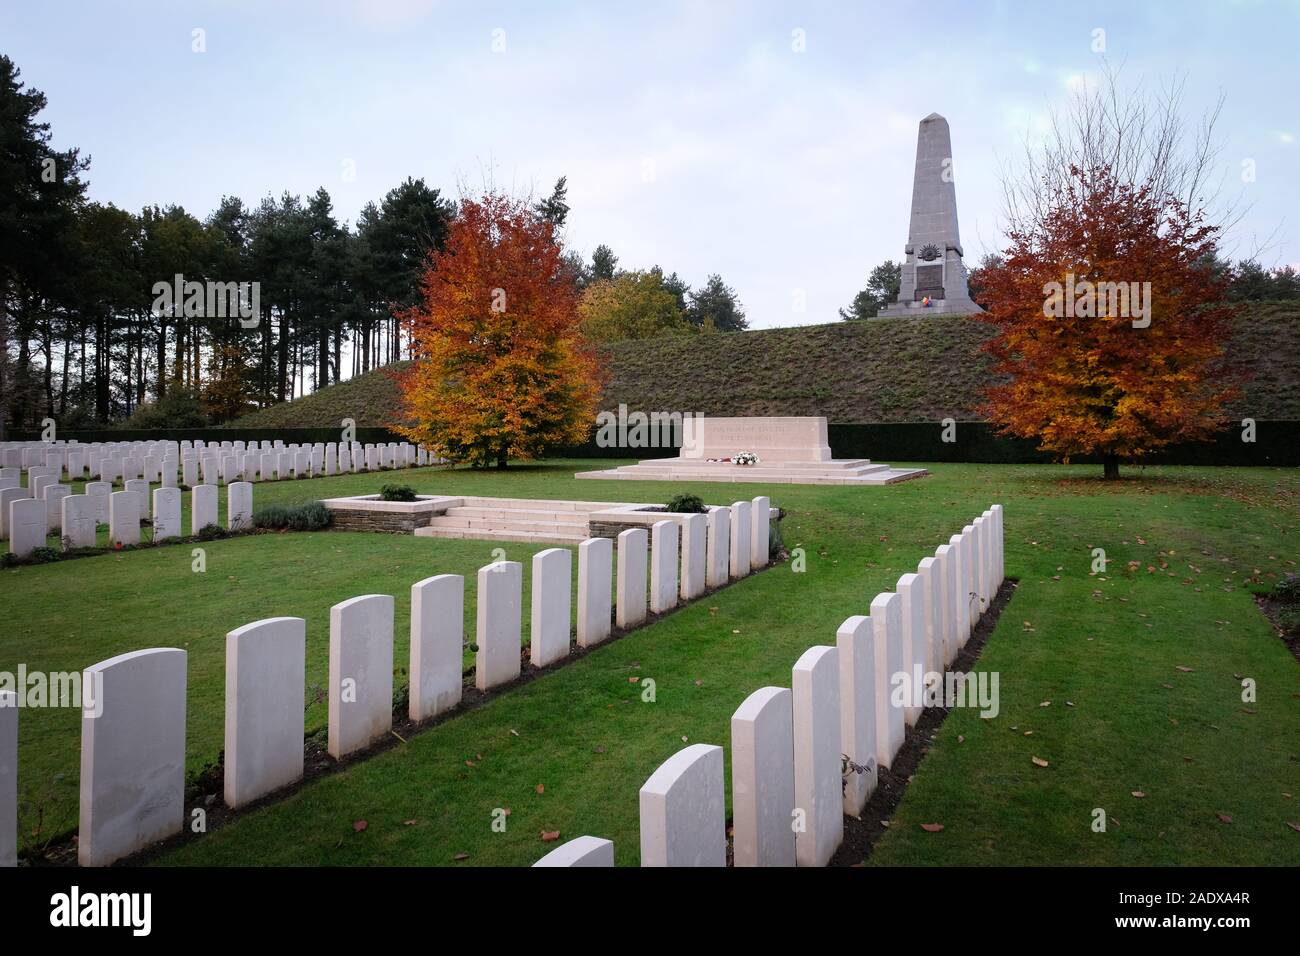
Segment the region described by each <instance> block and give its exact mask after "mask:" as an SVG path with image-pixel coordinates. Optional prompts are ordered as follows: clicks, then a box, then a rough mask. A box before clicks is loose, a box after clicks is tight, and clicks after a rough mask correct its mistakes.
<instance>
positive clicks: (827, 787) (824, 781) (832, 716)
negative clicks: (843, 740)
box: [791, 645, 844, 866]
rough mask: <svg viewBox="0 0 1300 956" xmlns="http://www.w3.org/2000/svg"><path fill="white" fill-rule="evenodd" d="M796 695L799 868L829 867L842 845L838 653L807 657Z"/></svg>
mask: <svg viewBox="0 0 1300 956" xmlns="http://www.w3.org/2000/svg"><path fill="white" fill-rule="evenodd" d="M791 679H792V681H793V684H792V687H791V689H792V690H793V692H794V805H795V812H796V813H802V817H803V827H802V828H800V829H797V830H796V831H795V838H794V839H795V862H796V864H797V865H798V866H825V865H826V864H827V863H829V862H830V859H831V857H832V856H834V855H835V850H836V849H837V848H838V847H839V845H840V843H842V842H843V840H844V798H843V795H842V792H841V786H842V781H843V777H842V763H841V755H842V754H843V753H844V751H843V750H842V749H841V748H840V674H839V651H838V650H836V649H835V648H834V647H826V646H824V645H818V646H815V647H810V648H808V650H806V651H804V653H803V656H802V657H800V658H799V660H798V661H796V662H795V665H794V669H793V671H792V673H791Z"/></svg>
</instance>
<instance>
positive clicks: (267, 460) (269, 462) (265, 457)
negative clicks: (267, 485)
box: [259, 451, 279, 481]
mask: <svg viewBox="0 0 1300 956" xmlns="http://www.w3.org/2000/svg"><path fill="white" fill-rule="evenodd" d="M277 457H278V456H277V455H276V454H275V452H273V451H264V452H262V453H261V455H260V456H259V460H260V462H261V475H262V480H263V481H274V480H275V479H276V478H277V477H279V476H278V475H277V474H276V473H275V465H276V461H277Z"/></svg>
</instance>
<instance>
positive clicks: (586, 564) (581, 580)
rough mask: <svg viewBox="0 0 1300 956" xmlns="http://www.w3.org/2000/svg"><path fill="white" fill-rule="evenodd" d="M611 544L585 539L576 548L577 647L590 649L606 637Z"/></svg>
mask: <svg viewBox="0 0 1300 956" xmlns="http://www.w3.org/2000/svg"><path fill="white" fill-rule="evenodd" d="M613 576H614V542H613V541H611V540H610V539H609V538H588V539H587V540H586V541H584V542H582V543H581V544H580V545H578V627H577V632H578V634H577V636H578V646H579V647H594V646H595V645H597V644H599V643H600V642H601V641H603V640H605V639H606V638H607V637H609V632H610V611H611V608H610V601H611V598H610V592H611V589H612V587H613Z"/></svg>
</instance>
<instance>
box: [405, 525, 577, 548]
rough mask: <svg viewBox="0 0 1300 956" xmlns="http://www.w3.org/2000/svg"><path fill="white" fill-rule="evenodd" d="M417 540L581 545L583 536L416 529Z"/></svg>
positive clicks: (477, 530)
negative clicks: (440, 539)
mask: <svg viewBox="0 0 1300 956" xmlns="http://www.w3.org/2000/svg"><path fill="white" fill-rule="evenodd" d="M415 535H416V537H419V538H457V539H466V538H468V539H470V540H474V541H518V542H521V543H526V544H534V543H535V544H570V545H576V544H581V543H582V542H583V541H585V540H587V536H586V535H585V534H560V533H555V532H546V531H491V530H485V529H482V528H433V527H430V528H416V529H415Z"/></svg>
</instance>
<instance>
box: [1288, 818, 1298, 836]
mask: <svg viewBox="0 0 1300 956" xmlns="http://www.w3.org/2000/svg"><path fill="white" fill-rule="evenodd" d="M1286 825H1287V826H1289V827H1290V828H1291V829H1292V830H1294V831H1295V832H1296V833H1300V823H1293V822H1291V821H1290V820H1288V821H1287V822H1286Z"/></svg>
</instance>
